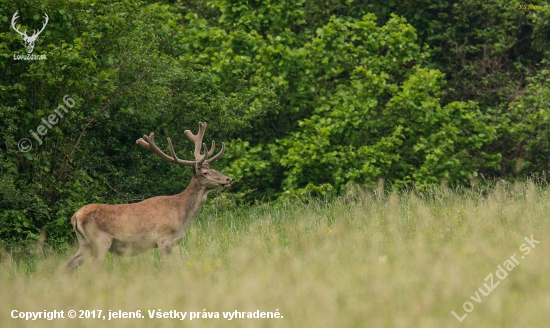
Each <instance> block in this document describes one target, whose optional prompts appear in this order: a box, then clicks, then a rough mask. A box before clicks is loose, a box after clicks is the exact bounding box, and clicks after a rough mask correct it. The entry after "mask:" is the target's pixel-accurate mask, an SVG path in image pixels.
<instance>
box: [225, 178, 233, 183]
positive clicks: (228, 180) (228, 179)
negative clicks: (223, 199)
mask: <svg viewBox="0 0 550 328" xmlns="http://www.w3.org/2000/svg"><path fill="white" fill-rule="evenodd" d="M225 181H227V183H229V184H231V182H233V179H231V178H225Z"/></svg>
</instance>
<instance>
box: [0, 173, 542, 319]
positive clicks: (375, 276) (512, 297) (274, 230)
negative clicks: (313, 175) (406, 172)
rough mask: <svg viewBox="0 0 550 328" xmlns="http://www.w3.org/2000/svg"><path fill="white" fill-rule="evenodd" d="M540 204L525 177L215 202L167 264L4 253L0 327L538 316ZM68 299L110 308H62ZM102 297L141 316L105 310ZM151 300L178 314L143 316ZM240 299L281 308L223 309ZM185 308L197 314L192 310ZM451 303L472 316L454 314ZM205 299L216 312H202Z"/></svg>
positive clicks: (144, 258) (148, 259)
mask: <svg viewBox="0 0 550 328" xmlns="http://www.w3.org/2000/svg"><path fill="white" fill-rule="evenodd" d="M549 215H550V192H549V190H548V189H547V187H541V186H537V185H534V184H532V183H525V184H515V185H512V184H506V183H498V184H497V185H496V187H494V188H493V189H492V190H490V191H489V192H486V193H481V192H475V191H472V190H459V191H452V190H448V189H438V190H431V191H424V192H405V193H402V194H400V195H397V194H387V195H382V194H377V193H376V192H364V193H363V192H359V191H357V190H356V191H354V192H350V193H349V194H348V195H346V196H344V197H342V198H339V199H336V200H332V201H311V202H308V203H302V202H299V201H293V202H286V203H285V202H281V203H278V204H267V205H259V206H255V207H250V208H248V207H232V206H217V207H216V206H215V203H212V204H210V206H209V207H208V208H205V209H204V210H203V212H202V213H201V214H200V216H199V217H198V218H197V219H196V220H195V221H194V222H193V223H192V224H191V225H190V227H189V230H188V233H187V237H186V238H185V240H184V243H183V244H182V245H181V246H180V249H179V250H178V249H175V251H174V253H173V256H172V259H171V262H170V266H169V268H168V269H166V270H160V268H159V257H158V253H157V252H156V251H151V252H149V253H146V254H143V255H141V256H138V257H134V258H122V259H121V258H114V257H111V256H109V257H108V259H107V261H106V263H105V268H104V270H93V268H92V266H89V265H86V264H85V265H84V266H82V267H81V268H79V269H78V270H77V272H76V273H75V274H74V275H73V276H66V275H64V274H63V270H62V269H63V265H64V263H65V261H66V260H67V259H68V258H70V256H72V255H73V253H74V252H75V250H76V246H75V245H72V246H71V247H67V249H66V250H61V251H56V252H53V251H50V250H45V251H44V250H42V248H40V247H38V246H37V247H36V249H30V250H28V252H27V254H28V255H25V256H23V255H20V254H17V255H14V253H8V252H3V253H2V254H1V267H0V327H54V326H55V327H153V326H162V327H182V326H184V327H219V326H230V327H437V328H439V327H547V326H548V323H549V322H550V274H549V273H550V260H549V256H548V254H549V247H550V224H549V223H550V220H549ZM531 235H532V236H533V239H534V240H536V241H539V242H540V243H536V242H534V241H530V243H531V244H532V245H531V246H535V247H534V248H533V247H531V246H530V245H529V243H528V242H527V241H526V240H525V239H524V238H525V237H528V239H530V238H531ZM522 245H523V248H522V250H520V247H522ZM526 247H528V248H530V251H529V253H528V254H526ZM10 254H11V255H10ZM514 254H515V255H514ZM522 256H523V258H522ZM511 257H513V259H511ZM514 259H515V261H514ZM507 261H508V262H507ZM518 263H519V264H518ZM499 265H500V266H501V268H502V270H501V271H499V272H497V270H500V269H499V268H498V266H499ZM508 269H509V270H508ZM505 273H506V274H507V275H506V276H505ZM490 274H492V277H493V282H492V285H493V286H492V287H493V288H492V289H493V290H492V291H491V292H490V293H489V294H488V295H487V296H485V295H484V294H483V293H481V291H480V290H479V289H480V288H481V290H482V291H483V292H484V293H485V294H487V291H488V289H487V288H486V287H489V289H490V288H491V281H490V279H488V280H487V281H485V279H486V278H490V277H489V275H490ZM499 276H500V277H503V278H504V279H502V280H500V279H499V278H498V277H499ZM504 276H505V277H504ZM484 283H486V284H487V286H484ZM476 291H477V295H476ZM474 299H475V300H474ZM465 302H470V303H466V305H464V304H465ZM470 304H471V305H470ZM463 306H464V307H465V308H466V309H467V310H469V311H471V312H469V313H467V312H465V310H464V308H463ZM71 309H72V310H76V311H77V315H79V313H78V312H79V310H102V314H101V316H103V315H105V316H106V319H105V321H103V320H102V318H100V319H93V318H89V319H69V318H67V313H68V311H69V310H71ZM12 310H18V311H22V312H27V311H39V312H42V311H44V310H46V311H52V310H58V311H60V310H63V311H64V315H65V319H57V320H54V321H48V320H45V319H39V320H36V321H25V319H13V318H12V317H11V313H12V312H11V311H12ZM109 310H111V311H118V310H121V311H137V310H140V311H141V315H143V316H144V317H145V318H142V319H113V320H111V321H107V320H108V315H109ZM148 310H150V311H153V310H155V311H162V312H169V311H171V310H175V311H178V312H187V314H186V319H185V320H184V321H179V320H178V319H170V318H166V319H158V318H155V319H150V318H149V312H148ZM235 310H237V311H240V312H255V311H256V310H259V311H263V312H277V313H279V314H280V315H281V316H282V318H270V319H261V318H256V319H252V318H250V319H248V318H243V319H239V318H234V319H232V320H228V319H227V318H226V319H224V317H223V312H232V313H233V314H234V311H235ZM192 311H193V312H194V315H195V316H196V315H197V312H198V316H199V317H198V318H195V319H193V320H192V321H190V320H189V318H190V316H191V312H192ZM452 311H454V312H455V313H456V315H457V316H458V317H463V315H464V314H466V313H467V314H468V315H467V317H463V321H462V322H459V320H458V319H457V318H456V317H455V316H454V315H453V314H451V312H452ZM208 312H210V315H211V316H215V313H213V312H217V313H219V317H220V318H203V317H202V316H203V315H205V316H208ZM83 314H84V315H86V313H83ZM95 314H96V315H97V314H98V312H97V311H96V312H95ZM89 315H90V316H92V315H93V314H92V313H89ZM246 315H247V314H246V313H245V317H246Z"/></svg>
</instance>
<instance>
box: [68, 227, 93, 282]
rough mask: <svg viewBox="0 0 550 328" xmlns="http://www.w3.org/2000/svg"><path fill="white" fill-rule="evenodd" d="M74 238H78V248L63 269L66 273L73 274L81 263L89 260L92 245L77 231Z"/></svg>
mask: <svg viewBox="0 0 550 328" xmlns="http://www.w3.org/2000/svg"><path fill="white" fill-rule="evenodd" d="M76 236H77V238H78V244H79V247H78V251H77V252H76V254H75V255H74V256H73V257H72V258H71V259H70V260H69V261H67V265H66V267H65V269H66V271H67V272H68V273H71V272H73V271H74V270H75V269H76V268H77V267H78V266H80V265H81V264H82V262H84V260H86V258H89V257H90V256H91V255H92V252H93V250H92V245H91V244H90V243H89V242H88V241H87V240H86V238H85V237H84V236H83V235H82V234H81V233H80V232H79V231H78V230H77V231H76Z"/></svg>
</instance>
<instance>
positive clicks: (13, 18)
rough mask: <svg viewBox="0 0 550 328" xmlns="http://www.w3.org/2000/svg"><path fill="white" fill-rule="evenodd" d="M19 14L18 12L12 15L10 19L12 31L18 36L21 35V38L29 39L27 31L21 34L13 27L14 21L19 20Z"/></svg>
mask: <svg viewBox="0 0 550 328" xmlns="http://www.w3.org/2000/svg"><path fill="white" fill-rule="evenodd" d="M18 13H19V10H18V11H16V12H15V14H13V17H12V19H11V27H13V29H14V30H15V32H17V33H18V34H19V35H21V36H22V37H27V38H28V37H29V36H28V35H27V30H25V32H23V33H21V31H19V30H18V29H17V27H16V26H15V21H16V20H17V19H18V18H19V16H17V14H18Z"/></svg>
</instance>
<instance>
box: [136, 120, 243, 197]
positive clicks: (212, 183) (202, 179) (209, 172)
mask: <svg viewBox="0 0 550 328" xmlns="http://www.w3.org/2000/svg"><path fill="white" fill-rule="evenodd" d="M204 131H206V123H204V122H199V132H198V133H197V134H196V135H194V134H193V133H192V132H191V131H189V130H185V131H184V133H185V135H186V136H188V137H189V139H191V140H192V141H193V142H194V143H195V152H194V154H195V160H194V161H187V160H183V159H179V158H178V157H177V156H176V152H175V151H174V147H173V146H172V140H170V138H168V145H169V146H170V153H171V154H172V157H170V156H168V155H166V154H165V153H164V152H163V151H162V150H160V149H159V148H158V147H157V145H156V144H155V134H154V133H153V132H151V134H150V135H149V136H143V138H140V139H138V140H137V141H136V143H137V144H138V145H140V146H142V147H144V148H147V149H149V150H151V151H152V152H154V153H155V154H157V155H159V156H160V158H162V159H163V160H165V161H167V162H170V163H176V164H179V165H184V166H192V167H193V177H194V178H195V179H196V180H197V182H198V183H199V185H201V186H203V187H205V188H206V189H207V190H214V189H216V188H218V187H229V186H230V185H231V183H232V182H233V179H231V178H230V177H227V176H225V175H223V174H221V173H219V172H218V171H216V170H214V169H211V168H210V163H212V162H213V161H215V160H217V159H218V158H220V157H221V156H222V155H223V154H224V152H225V143H223V142H222V149H221V150H220V152H219V153H217V154H216V155H215V156H213V157H211V158H210V159H207V158H208V156H211V155H212V154H213V153H214V149H215V147H216V143H215V142H214V141H212V147H210V150H208V149H207V148H206V144H204V143H202V138H203V137H204ZM201 148H202V149H204V154H201Z"/></svg>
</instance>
